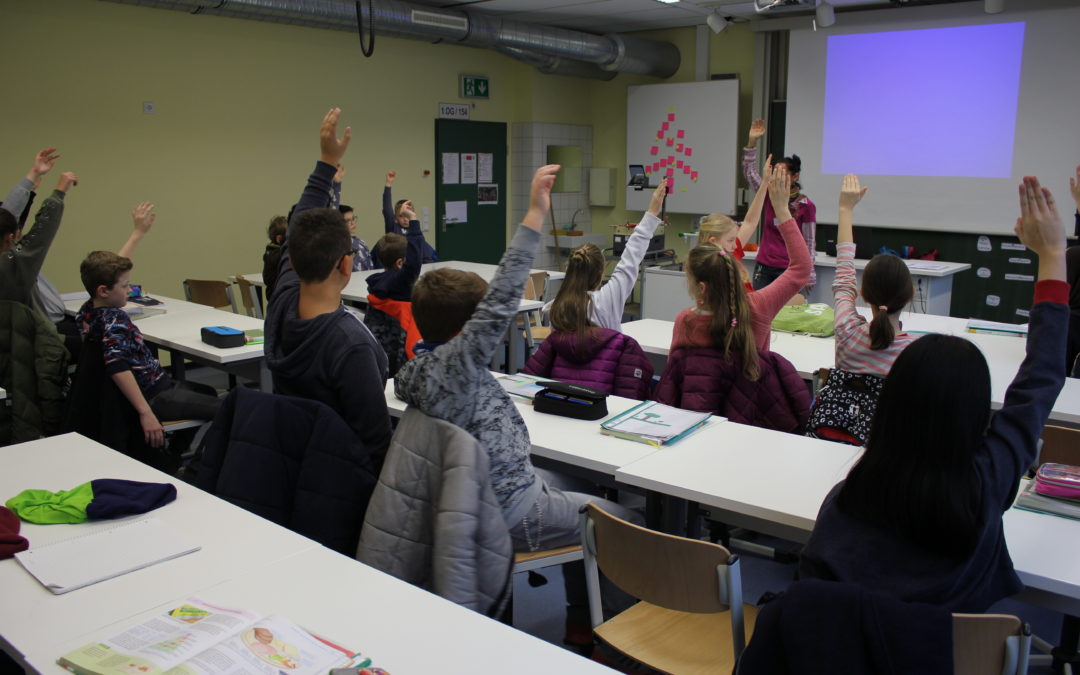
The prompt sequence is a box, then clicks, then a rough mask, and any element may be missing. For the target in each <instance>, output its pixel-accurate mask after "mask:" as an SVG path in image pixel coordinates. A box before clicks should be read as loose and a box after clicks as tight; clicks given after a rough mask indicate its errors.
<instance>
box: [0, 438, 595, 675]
mask: <svg viewBox="0 0 1080 675" xmlns="http://www.w3.org/2000/svg"><path fill="white" fill-rule="evenodd" d="M0 450H2V452H3V453H6V454H5V457H4V461H5V466H8V467H11V469H12V470H8V471H5V472H3V474H2V475H0V497H2V498H3V499H7V498H9V497H10V496H13V495H14V494H15V493H17V492H18V491H20V490H22V489H24V488H27V487H39V488H46V489H51V490H56V489H67V488H71V487H74V486H75V485H77V484H79V483H81V482H85V481H87V480H90V479H93V478H99V477H114V478H127V479H132V480H144V481H156V482H164V481H169V482H173V483H174V484H175V485H176V487H177V492H178V496H177V499H176V501H175V502H173V503H171V504H168V505H166V506H164V507H162V508H160V509H158V510H156V511H154V512H153V515H154V517H157V518H160V519H162V520H165V521H166V522H168V523H169V525H170V526H172V527H175V528H176V529H177V530H179V531H181V532H183V533H185V534H187V535H188V536H190V537H191V538H192V539H194V540H196V541H198V542H200V543H201V544H202V546H203V548H202V550H200V551H197V552H196V553H193V554H190V555H187V556H183V557H181V558H177V559H175V560H170V561H166V562H164V563H161V564H158V565H154V566H152V567H148V568H146V569H142V570H138V571H136V572H132V573H130V574H126V575H124V576H121V577H117V578H115V579H110V580H108V581H104V582H101V583H99V584H95V585H93V586H88V587H86V588H82V589H79V590H76V591H73V592H71V593H67V594H64V595H53V594H52V593H50V592H49V591H47V590H45V588H44V587H42V586H41V584H39V583H38V582H37V581H36V580H35V579H34V578H33V577H31V576H30V575H29V574H28V573H26V572H25V571H24V570H23V569H22V567H21V566H20V565H19V564H18V563H17V562H16V561H15V560H14V559H9V560H4V561H0V588H3V589H4V602H3V603H2V604H0V636H2V639H0V645H2V646H3V647H4V648H6V649H7V650H8V651H9V652H10V653H11V654H12V656H13V657H15V658H16V660H17V661H20V662H22V663H23V664H25V665H27V666H29V667H31V668H34V669H36V670H38V671H40V672H55V673H62V672H66V671H63V670H62V669H61V668H60V667H59V666H57V665H55V661H56V658H57V657H59V656H60V655H62V654H64V653H66V652H68V651H71V650H72V649H76V648H78V647H81V646H83V645H85V644H87V643H89V642H92V641H94V640H97V639H100V638H103V637H107V636H108V635H112V634H115V633H117V632H119V631H120V630H121V629H122V628H125V627H127V626H130V625H133V624H136V623H139V622H141V621H145V620H146V619H148V618H149V617H150V616H152V615H154V614H155V613H157V612H160V611H161V610H163V609H166V608H168V607H170V606H172V605H174V604H175V603H177V602H179V601H181V600H183V599H185V598H187V597H189V596H192V595H198V596H199V597H202V598H204V599H206V600H208V601H210V602H214V603H220V604H223V605H226V606H235V607H240V608H247V609H255V610H259V611H261V612H265V613H267V614H271V613H273V614H282V615H284V616H287V617H289V618H290V619H292V620H293V621H295V622H297V623H298V624H300V625H302V626H304V627H305V628H307V629H308V630H310V631H313V632H315V633H318V634H319V635H321V636H324V637H326V638H328V639H331V640H333V641H336V642H338V643H340V644H342V645H344V646H346V647H350V648H353V649H357V650H360V651H361V652H363V653H365V654H367V655H370V656H371V657H372V658H373V659H374V660H375V663H376V665H378V666H381V667H383V668H386V669H387V670H389V671H390V672H397V673H410V672H412V673H431V672H445V673H462V674H465V673H475V672H500V671H501V672H515V673H519V672H520V673H537V674H539V673H548V672H558V671H563V672H575V673H576V672H582V673H603V672H611V671H609V670H607V669H606V668H604V667H602V666H600V665H599V664H596V663H594V662H591V661H587V660H585V659H582V658H581V657H579V656H577V655H575V654H573V653H571V652H568V651H566V650H564V649H561V648H559V647H557V646H555V645H551V644H548V643H546V642H543V641H541V640H538V639H536V638H533V637H531V636H529V635H527V634H525V633H521V632H519V631H516V630H514V629H513V628H511V627H509V626H506V625H503V624H501V623H498V622H496V621H493V620H491V619H487V618H485V617H483V616H481V615H479V614H477V613H475V612H472V611H470V610H467V609H465V608H463V607H460V606H458V605H455V604H453V603H451V602H448V601H446V600H443V599H442V598H439V597H437V596H435V595H432V594H430V593H427V592H426V591H422V590H420V589H418V588H415V587H413V586H410V585H408V584H406V583H404V582H401V581H398V580H397V579H394V578H392V577H389V576H387V575H385V574H383V573H381V572H378V571H376V570H374V569H371V568H369V567H367V566H365V565H363V564H361V563H359V562H357V561H356V560H353V559H351V558H348V557H346V556H342V555H340V554H338V553H335V552H333V551H330V550H329V549H326V548H323V547H321V546H319V545H318V544H317V543H316V542H314V541H312V540H310V539H307V538H305V537H302V536H300V535H298V534H295V533H293V532H290V531H289V530H285V529H284V528H281V527H279V526H277V525H274V524H273V523H271V522H269V521H267V520H264V519H262V518H259V517H258V516H255V515H253V514H250V513H248V512H247V511H244V510H242V509H240V508H238V507H235V506H232V505H231V504H228V503H227V502H224V501H222V500H220V499H218V498H216V497H213V496H211V495H209V494H206V493H204V492H202V491H200V490H198V489H196V488H193V487H190V486H188V485H186V484H185V483H182V482H179V481H176V480H170V478H169V477H168V476H165V475H164V474H161V473H159V472H157V471H155V470H153V469H150V468H149V467H146V466H144V465H142V464H139V463H138V462H135V461H134V460H131V459H129V458H127V457H125V456H124V455H121V454H120V453H117V452H114V451H112V450H109V449H108V448H106V447H104V446H101V445H98V444H97V443H94V442H93V441H90V440H88V439H85V438H83V437H81V436H77V435H75V434H69V435H67V436H57V437H53V438H49V439H45V440H41V441H33V442H31V443H23V444H21V445H14V446H9V447H6V448H2V449H0ZM115 524H116V521H108V522H107V523H105V524H104V525H101V526H95V525H88V524H82V525H49V526H36V525H24V526H23V534H24V535H25V536H26V537H27V538H28V539H29V540H30V543H31V546H36V545H41V544H43V543H47V542H48V541H55V540H59V539H63V538H67V537H70V536H73V533H83V532H86V531H89V528H94V527H103V526H104V527H109V526H113V525H115ZM418 646H419V647H418ZM508 664H512V665H508Z"/></svg>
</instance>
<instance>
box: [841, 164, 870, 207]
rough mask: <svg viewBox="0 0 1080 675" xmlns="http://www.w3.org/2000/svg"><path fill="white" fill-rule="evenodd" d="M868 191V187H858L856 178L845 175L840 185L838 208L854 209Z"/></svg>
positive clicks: (857, 178) (851, 174) (851, 175)
mask: <svg viewBox="0 0 1080 675" xmlns="http://www.w3.org/2000/svg"><path fill="white" fill-rule="evenodd" d="M869 189H870V188H869V187H860V185H859V177H858V176H856V175H855V174H853V173H849V174H847V175H846V176H844V180H843V181H842V182H841V183H840V208H842V209H853V208H855V205H856V204H858V203H859V200H861V199H862V198H863V195H865V194H866V191H867V190H869Z"/></svg>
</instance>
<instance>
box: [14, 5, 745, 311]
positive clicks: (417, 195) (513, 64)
mask: <svg viewBox="0 0 1080 675" xmlns="http://www.w3.org/2000/svg"><path fill="white" fill-rule="evenodd" d="M640 35H642V36H644V37H650V38H653V39H658V40H668V41H671V42H673V43H675V44H676V45H677V46H678V47H679V48H680V50H681V51H682V53H683V63H682V66H681V68H680V69H679V72H678V73H677V74H676V75H675V77H673V78H671V80H670V81H689V80H692V79H693V72H694V64H693V54H694V40H695V32H694V30H693V29H692V28H687V29H677V30H665V31H653V32H647V33H641V34H640ZM710 43H711V58H710V72H737V73H739V75H740V77H741V78H742V89H743V91H744V101H743V106H742V108H743V112H742V114H741V115H740V117H741V119H740V129H742V130H743V131H742V132H741V133H744V131H745V129H746V128H748V127H749V106H750V87H751V84H752V82H751V78H752V73H753V34H752V33H751V32H750V30H749V27H748V26H747V25H746V24H740V25H735V26H732V27H731V28H729V29H728V30H727V31H725V32H724V33H723V34H721V35H719V36H713V35H712V34H711V33H710ZM0 45H2V47H0V49H2V50H3V52H2V53H3V58H0V76H2V79H3V81H4V82H5V83H9V91H10V92H11V102H10V103H9V105H8V106H7V109H8V114H7V115H6V116H5V117H6V119H8V120H9V127H8V129H7V133H5V134H3V135H2V137H0V156H2V157H3V158H4V166H3V168H2V172H0V183H2V184H5V185H10V184H12V183H13V182H14V181H16V180H17V179H18V178H19V177H20V176H22V175H23V173H24V172H25V170H26V167H28V166H29V163H30V161H31V159H32V157H33V155H34V153H35V152H36V151H37V150H38V149H40V148H42V147H46V146H47V145H55V146H57V147H58V148H60V152H61V154H62V155H63V158H62V159H61V160H60V163H59V164H58V166H57V168H56V169H55V170H54V174H50V175H49V176H48V177H47V180H46V182H45V183H44V184H43V186H42V193H43V194H47V193H48V192H49V191H51V189H52V187H53V186H54V185H55V181H56V177H57V176H58V175H59V172H60V171H63V170H74V171H76V172H77V173H78V174H79V176H80V185H79V186H78V187H76V188H75V189H74V190H73V191H72V193H71V194H70V195H69V197H68V205H67V211H66V214H65V218H64V226H63V227H62V229H61V233H60V235H59V238H58V240H57V242H56V244H55V245H54V247H53V250H52V252H51V253H50V256H49V258H48V261H47V262H46V265H45V270H44V271H45V274H46V275H48V276H49V277H50V279H52V280H53V282H54V283H55V284H56V285H57V286H58V287H59V288H60V289H61V290H62V291H67V290H74V289H76V288H79V286H80V284H79V279H78V264H79V261H81V260H82V258H83V257H84V256H85V255H86V253H87V252H89V251H90V250H93V249H97V248H106V249H113V250H116V249H118V248H119V247H120V246H121V244H122V243H123V241H124V240H125V239H126V237H127V235H128V233H129V232H130V229H131V222H130V215H129V211H130V208H131V206H132V205H134V204H135V203H137V202H139V201H142V200H149V201H152V202H154V203H155V204H156V205H157V212H158V214H159V215H158V221H157V224H156V225H155V227H154V231H153V232H152V233H151V235H150V236H149V237H148V238H147V239H145V240H144V242H143V243H142V245H141V247H140V249H139V250H138V251H137V254H136V256H135V262H136V270H135V273H134V275H133V279H134V280H135V281H137V282H140V283H142V284H143V285H144V286H145V288H146V289H147V290H148V291H149V292H151V293H153V292H158V293H162V294H170V295H179V294H180V288H181V287H180V281H181V280H182V279H183V278H185V277H195V278H223V277H225V276H226V275H229V274H236V273H241V272H251V271H256V270H260V269H261V265H262V262H261V252H262V249H263V246H264V244H265V228H266V225H267V223H268V221H269V219H270V217H271V216H273V215H275V214H285V213H286V212H287V211H288V209H289V206H290V205H291V204H292V203H293V202H294V201H295V200H296V197H297V196H298V195H299V192H300V190H301V188H302V187H303V184H304V180H305V178H306V176H307V174H308V172H310V170H311V167H312V166H313V163H314V160H316V159H317V157H318V154H317V153H318V146H317V143H318V124H319V121H320V119H321V118H322V115H323V114H324V113H325V111H326V110H327V109H328V108H329V107H330V106H334V105H336V106H340V107H342V108H343V110H344V114H343V120H344V121H345V123H347V124H349V125H351V126H352V128H353V132H354V141H353V145H352V147H351V148H350V151H349V153H348V154H347V155H346V157H345V165H346V168H347V175H346V179H345V183H344V189H343V193H342V199H343V201H344V202H346V203H349V204H351V205H353V206H354V207H356V209H357V213H358V215H359V216H360V225H359V234H360V236H361V237H363V238H364V239H366V240H367V241H368V242H369V244H373V243H374V240H376V239H377V238H378V237H379V236H380V235H381V229H382V226H381V218H380V215H379V199H380V195H381V189H382V184H383V176H384V174H385V171H386V170H387V169H390V168H395V169H397V170H398V173H399V176H398V179H397V182H396V184H395V187H396V189H395V196H397V197H409V198H412V199H413V200H414V201H415V202H416V203H417V205H418V206H420V207H424V206H428V207H431V206H433V200H434V178H433V174H432V176H429V177H423V176H422V175H421V172H422V170H423V169H434V167H433V162H434V157H433V155H434V150H433V149H434V123H433V119H434V117H435V114H436V107H437V104H438V103H439V102H454V101H460V100H461V99H459V98H458V77H459V75H460V74H463V73H467V74H480V75H486V76H488V77H489V78H491V92H492V93H491V99H490V100H488V101H477V102H475V107H474V110H473V113H472V118H473V119H474V120H480V121H502V122H507V123H510V122H531V121H535V122H549V123H565V124H589V125H592V126H593V128H594V130H595V142H594V153H595V157H596V159H595V161H594V165H595V166H612V167H615V168H616V169H618V171H619V173H620V175H625V171H626V157H625V153H626V87H627V86H628V85H632V84H645V83H651V82H658V81H659V80H657V79H656V78H648V77H643V76H631V75H622V74H621V75H619V76H617V77H616V78H615V79H613V80H611V81H609V82H600V81H594V80H586V79H580V78H569V77H562V76H553V75H544V74H542V73H540V72H539V71H537V70H536V69H534V68H532V67H531V66H527V65H525V64H522V63H519V62H517V61H515V60H513V59H510V58H508V57H504V56H501V55H499V54H497V53H495V52H492V51H488V50H479V49H472V48H463V47H453V46H449V45H431V44H428V43H425V42H419V41H413V40H401V39H393V38H387V37H384V36H379V37H378V39H377V42H376V48H375V54H374V56H373V57H372V58H370V59H365V58H364V57H363V56H362V55H361V53H360V49H359V44H358V41H357V37H356V36H355V35H353V34H350V33H345V32H339V31H327V30H318V29H312V28H300V27H295V26H287V25H280V24H273V23H266V22H259V21H252V20H244V19H227V18H222V17H213V16H196V15H191V14H187V13H184V12H177V11H167V10H161V9H154V8H144V7H136V6H128V5H119V4H113V3H109V2H87V1H86V0H50V1H49V2H41V1H40V0H5V2H4V9H3V20H2V22H0ZM18 83H21V85H22V86H21V88H20V87H19V86H18ZM143 101H153V102H154V103H155V104H156V107H157V112H156V113H155V114H153V115H145V114H143V112H142V102H143ZM733 161H738V160H737V158H733ZM512 178H513V177H512V176H508V180H512ZM5 189H6V188H5ZM39 199H40V198H39ZM617 201H618V205H617V206H616V207H614V208H607V209H594V217H593V223H592V229H593V231H597V232H608V231H610V230H609V228H608V227H607V226H608V224H609V223H615V222H623V221H634V222H636V221H637V220H638V219H639V218H640V214H639V213H629V212H626V211H625V209H624V208H622V203H623V201H624V197H623V195H622V194H621V193H620V194H619V195H618V197H617ZM675 224H676V229H688V228H689V226H690V218H689V217H687V216H677V217H676V220H675ZM512 226H513V224H508V230H509V229H510V228H511V227H512ZM671 244H675V245H677V246H679V245H681V244H682V241H681V240H676V237H675V236H674V235H672V236H670V237H669V245H671ZM682 248H683V250H685V247H682ZM140 262H141V263H142V264H140Z"/></svg>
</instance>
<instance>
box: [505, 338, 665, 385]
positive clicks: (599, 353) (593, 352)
mask: <svg viewBox="0 0 1080 675" xmlns="http://www.w3.org/2000/svg"><path fill="white" fill-rule="evenodd" d="M522 372H523V373H526V374H528V375H538V376H540V377H550V378H551V379H553V380H559V381H560V382H570V383H573V384H583V385H585V386H586V387H594V388H596V389H601V390H603V391H606V392H608V393H609V394H614V395H615V396H623V397H625V398H636V399H638V400H639V401H644V400H645V399H647V398H648V397H649V394H650V392H651V391H652V376H653V367H652V364H651V363H649V359H648V358H647V357H646V356H645V352H644V351H642V349H641V345H639V344H638V343H637V340H635V339H634V338H632V337H630V336H628V335H623V334H622V333H620V332H618V331H614V330H611V329H610V328H596V329H594V331H593V332H591V333H590V334H589V337H588V338H587V339H586V341H585V345H584V346H583V349H582V353H581V354H578V339H577V336H575V335H571V334H569V333H552V334H551V335H549V336H548V339H546V340H544V343H543V344H541V345H540V349H538V350H537V352H536V353H535V354H533V356H532V358H531V359H529V362H528V363H526V364H525V369H524V370H523V371H522Z"/></svg>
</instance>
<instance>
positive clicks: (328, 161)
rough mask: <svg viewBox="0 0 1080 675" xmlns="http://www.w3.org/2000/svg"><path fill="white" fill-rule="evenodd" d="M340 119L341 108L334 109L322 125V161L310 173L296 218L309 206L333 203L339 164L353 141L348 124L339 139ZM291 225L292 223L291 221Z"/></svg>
mask: <svg viewBox="0 0 1080 675" xmlns="http://www.w3.org/2000/svg"><path fill="white" fill-rule="evenodd" d="M340 118H341V108H331V109H330V110H329V112H327V113H326V115H325V116H324V117H323V121H322V125H321V126H320V127H319V161H318V162H317V163H316V164H315V170H314V171H312V172H311V175H310V176H308V182H307V185H305V186H304V191H303V192H302V193H301V194H300V201H298V202H297V203H296V208H295V209H293V215H292V219H293V220H296V217H297V216H298V215H300V214H301V213H303V212H304V211H307V210H308V209H318V208H326V207H328V206H330V199H331V197H330V195H331V190H332V189H333V182H334V175H335V174H336V173H337V165H338V164H340V163H341V158H342V157H344V156H345V151H346V150H347V149H348V148H349V141H351V140H352V127H345V133H344V134H342V136H341V138H338V133H337V125H338V120H339V119H340ZM289 225H290V226H291V225H292V222H291V221H290V223H289ZM286 239H287V238H286Z"/></svg>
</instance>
